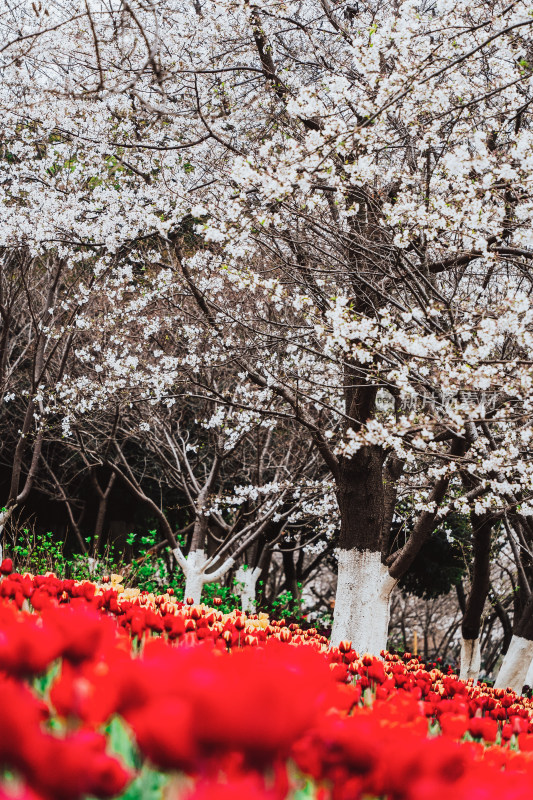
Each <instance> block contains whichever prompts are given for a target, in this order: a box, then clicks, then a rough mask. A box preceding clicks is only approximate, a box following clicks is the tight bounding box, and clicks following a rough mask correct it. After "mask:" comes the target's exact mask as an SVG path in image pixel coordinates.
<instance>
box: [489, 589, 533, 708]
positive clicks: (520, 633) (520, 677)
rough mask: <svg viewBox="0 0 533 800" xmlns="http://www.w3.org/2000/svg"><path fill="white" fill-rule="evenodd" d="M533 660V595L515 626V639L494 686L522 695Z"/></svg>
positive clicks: (512, 640)
mask: <svg viewBox="0 0 533 800" xmlns="http://www.w3.org/2000/svg"><path fill="white" fill-rule="evenodd" d="M532 660H533V595H532V596H531V597H530V598H529V600H528V602H527V603H526V606H525V608H524V610H523V612H522V614H521V616H520V619H519V620H518V623H517V624H515V626H514V630H513V638H512V639H511V644H510V645H509V649H508V650H507V652H506V654H505V656H504V658H503V661H502V665H501V667H500V670H499V672H498V675H497V676H496V681H495V683H494V686H495V687H496V688H497V689H506V688H507V687H508V686H509V687H510V688H511V689H514V691H515V692H518V694H521V692H522V688H523V686H524V685H525V683H526V675H527V673H528V670H529V667H530V665H531V661H532Z"/></svg>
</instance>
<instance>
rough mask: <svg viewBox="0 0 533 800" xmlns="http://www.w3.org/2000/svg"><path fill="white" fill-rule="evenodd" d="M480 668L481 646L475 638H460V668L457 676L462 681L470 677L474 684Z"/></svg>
mask: <svg viewBox="0 0 533 800" xmlns="http://www.w3.org/2000/svg"><path fill="white" fill-rule="evenodd" d="M480 669H481V647H480V644H479V637H478V638H477V639H463V638H461V670H460V672H459V677H460V679H461V680H462V681H468V680H470V679H472V680H473V681H474V685H475V684H476V683H477V682H478V679H479V670H480Z"/></svg>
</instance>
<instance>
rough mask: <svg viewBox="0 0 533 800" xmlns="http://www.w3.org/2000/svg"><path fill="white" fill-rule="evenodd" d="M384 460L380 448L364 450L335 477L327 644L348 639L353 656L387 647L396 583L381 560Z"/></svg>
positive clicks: (342, 466) (378, 651)
mask: <svg viewBox="0 0 533 800" xmlns="http://www.w3.org/2000/svg"><path fill="white" fill-rule="evenodd" d="M383 458H384V454H383V451H382V450H381V448H379V447H370V446H368V447H362V448H361V449H360V450H359V451H358V452H357V453H356V455H355V456H354V457H353V458H352V459H343V461H342V463H341V468H340V471H339V475H338V477H337V502H338V504H339V510H340V517H341V532H340V538H339V550H338V564H339V572H338V582H337V594H336V598H335V611H334V616H333V630H332V633H331V644H332V645H333V646H336V645H338V643H339V642H340V641H342V640H343V639H347V640H349V641H351V642H352V646H353V648H354V649H355V650H356V651H357V652H359V653H366V652H368V653H372V654H373V655H379V653H380V651H381V650H383V649H385V648H386V646H387V632H388V625H389V613H390V594H391V591H392V588H393V586H394V585H395V583H396V581H395V580H394V579H393V578H391V577H390V575H389V571H388V568H387V567H386V566H385V565H384V564H383V563H382V557H381V536H382V528H383V518H384V492H383V476H382V468H383Z"/></svg>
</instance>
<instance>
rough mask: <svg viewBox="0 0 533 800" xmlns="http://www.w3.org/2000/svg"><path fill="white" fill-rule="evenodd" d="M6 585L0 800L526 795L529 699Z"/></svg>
mask: <svg viewBox="0 0 533 800" xmlns="http://www.w3.org/2000/svg"><path fill="white" fill-rule="evenodd" d="M0 569H1V572H2V575H3V577H2V579H1V581H0V770H1V772H0V776H1V777H0V798H1V800H81V798H112V797H121V798H129V799H130V800H134V798H137V799H138V800H155V799H156V798H161V800H163V798H165V800H239V798H242V799H243V800H245V799H246V800H284V799H285V798H291V799H292V800H311V799H314V800H330V798H331V800H357V798H391V799H394V800H440V799H441V798H442V800H444V799H445V798H450V797H452V798H454V800H489V799H490V798H495V799H496V798H497V800H522V798H523V799H524V800H526V798H530V797H531V796H532V794H533V703H532V701H530V700H529V699H527V698H524V697H520V696H517V695H516V694H514V693H513V692H512V691H511V690H507V691H504V690H495V689H492V688H490V687H487V686H485V685H479V686H475V687H474V686H472V685H470V684H465V683H462V682H461V681H459V679H458V678H457V677H456V676H455V675H453V674H443V673H442V672H440V671H439V670H437V669H431V668H430V666H431V665H428V666H427V667H426V666H425V665H424V664H422V663H420V662H419V661H418V659H416V658H414V657H412V656H411V654H408V653H406V654H404V656H403V657H400V656H399V655H392V654H390V653H383V654H382V656H383V658H382V659H379V658H374V657H371V656H369V655H360V654H357V653H355V652H354V651H353V649H352V647H351V643H350V642H341V643H340V646H339V648H338V649H337V648H332V649H330V648H329V647H328V640H327V639H326V638H325V637H324V636H322V635H320V634H319V633H318V632H317V631H316V630H315V629H313V628H310V629H307V630H303V629H302V628H299V627H297V626H296V624H291V625H288V626H287V625H285V622H284V620H269V619H268V618H267V617H266V615H264V614H253V615H250V616H244V615H243V614H240V613H237V612H233V613H232V614H222V613H221V612H220V611H219V610H217V607H216V599H215V607H214V608H208V607H206V606H203V605H201V606H195V605H194V604H192V603H189V604H188V603H187V602H185V603H181V602H177V601H176V600H175V598H174V597H173V595H172V594H171V593H167V594H163V595H159V596H154V595H152V594H148V593H143V592H139V590H138V589H127V588H126V589H124V588H123V587H122V585H121V579H120V578H118V576H112V577H111V578H108V579H106V582H105V583H102V584H99V585H97V584H95V583H90V582H76V581H73V580H60V579H58V578H57V577H56V576H55V575H53V574H51V573H49V574H47V575H35V576H33V575H29V574H25V575H19V574H16V573H12V572H11V569H12V565H11V563H10V561H9V560H8V559H6V560H4V562H2V565H1V568H0Z"/></svg>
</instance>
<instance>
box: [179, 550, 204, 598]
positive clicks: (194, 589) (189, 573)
mask: <svg viewBox="0 0 533 800" xmlns="http://www.w3.org/2000/svg"><path fill="white" fill-rule="evenodd" d="M206 562H207V556H206V554H205V552H204V551H203V550H193V551H192V552H190V553H189V555H188V556H187V566H186V568H185V569H184V572H185V593H184V595H183V596H184V599H185V600H186V599H187V598H188V597H192V599H193V600H194V604H195V605H198V603H200V601H201V599H202V590H203V588H204V584H205V583H207V581H206V576H205V573H204V568H205V565H206Z"/></svg>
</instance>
